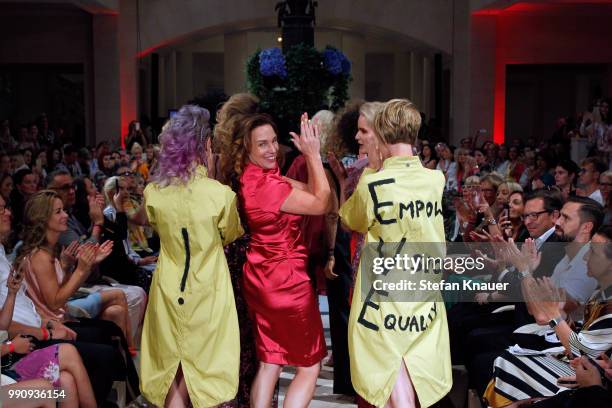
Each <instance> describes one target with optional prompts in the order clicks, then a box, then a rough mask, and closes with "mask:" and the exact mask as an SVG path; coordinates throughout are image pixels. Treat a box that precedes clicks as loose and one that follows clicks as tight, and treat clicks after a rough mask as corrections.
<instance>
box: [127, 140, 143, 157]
mask: <svg viewBox="0 0 612 408" xmlns="http://www.w3.org/2000/svg"><path fill="white" fill-rule="evenodd" d="M138 150H140V153H142V152H143V150H142V146H141V145H140V144H139V143H138V142H134V144H133V145H132V148H131V149H130V153H132V156H133V155H135V154H136V151H138Z"/></svg>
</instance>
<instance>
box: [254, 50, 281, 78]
mask: <svg viewBox="0 0 612 408" xmlns="http://www.w3.org/2000/svg"><path fill="white" fill-rule="evenodd" d="M259 72H261V75H263V76H265V77H271V76H275V75H276V76H278V77H280V78H287V68H285V56H284V55H283V52H282V51H281V50H280V48H268V49H267V50H263V51H262V52H260V53H259Z"/></svg>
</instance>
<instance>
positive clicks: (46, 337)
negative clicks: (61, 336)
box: [40, 327, 49, 341]
mask: <svg viewBox="0 0 612 408" xmlns="http://www.w3.org/2000/svg"><path fill="white" fill-rule="evenodd" d="M40 330H41V331H42V337H43V338H42V339H43V341H45V340H49V330H47V329H46V328H44V327H41V328H40Z"/></svg>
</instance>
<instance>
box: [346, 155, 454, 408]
mask: <svg viewBox="0 0 612 408" xmlns="http://www.w3.org/2000/svg"><path fill="white" fill-rule="evenodd" d="M444 184H445V181H444V175H443V174H442V173H441V172H440V171H436V170H429V169H426V168H424V167H423V166H422V165H421V162H420V160H419V158H418V157H416V156H413V157H391V158H389V159H387V160H385V162H384V164H383V169H382V170H381V171H379V172H376V173H374V172H372V171H367V170H366V171H364V174H363V175H362V177H361V179H360V180H359V183H358V185H357V188H356V189H355V192H354V194H353V195H352V196H351V197H350V198H349V199H348V200H347V202H346V203H345V204H344V205H343V206H342V208H341V209H340V217H341V218H342V222H343V223H344V224H345V225H346V226H347V227H348V228H350V229H351V230H354V231H358V232H361V233H364V234H367V235H366V244H365V246H364V249H363V251H362V253H361V261H360V262H361V264H360V267H359V271H358V272H357V279H356V284H355V289H354V292H353V301H352V305H351V314H350V317H349V338H348V340H349V353H350V360H351V379H352V382H353V386H354V387H355V390H356V391H357V393H359V395H360V396H361V397H363V398H364V399H365V400H366V401H368V402H369V403H370V404H372V405H375V406H377V407H382V406H384V405H385V404H386V403H387V401H388V399H389V397H390V395H391V391H392V390H393V386H394V385H395V382H396V380H397V375H398V372H399V368H400V364H401V363H402V360H403V361H404V362H405V364H406V367H407V368H408V372H409V374H410V377H411V379H412V382H413V384H414V387H415V390H416V394H417V396H418V399H419V401H420V404H421V406H422V407H428V406H430V405H432V404H434V403H435V402H437V401H438V400H440V399H441V398H442V397H443V396H444V395H446V394H447V393H448V391H449V390H450V388H451V385H452V374H451V360H450V345H449V340H448V326H447V321H446V312H445V309H444V303H443V302H442V299H441V295H440V293H439V291H428V292H427V294H426V295H423V296H424V298H423V299H420V300H419V301H389V300H387V301H384V299H385V295H380V293H374V288H372V286H370V285H368V286H369V287H363V288H362V285H363V284H364V281H362V279H363V278H368V277H367V276H363V274H364V273H367V274H373V269H372V268H364V263H365V262H366V261H364V259H365V258H364V257H365V256H366V255H365V254H366V253H367V252H368V251H370V252H371V248H375V247H376V246H377V245H378V244H380V243H381V242H383V241H384V243H387V244H389V246H397V244H396V243H398V242H400V241H402V239H405V240H406V243H414V245H419V244H418V243H426V242H433V243H436V242H437V243H442V244H433V245H432V244H429V245H424V246H423V247H427V248H429V250H432V251H433V252H437V253H434V254H429V255H430V256H437V257H442V258H443V257H444V256H445V248H444V247H445V244H443V243H444V242H445V237H444V225H443V218H442V192H443V189H444ZM385 256H387V255H385ZM368 269H369V270H368ZM398 272H401V271H391V272H390V273H398ZM372 276H374V275H370V277H372ZM376 276H379V275H376ZM417 276H419V275H417ZM420 278H422V279H425V280H432V281H435V279H434V278H432V276H431V275H429V276H427V275H423V274H421V275H420ZM369 294H374V295H375V296H374V297H372V298H368V295H369ZM380 299H383V301H380ZM400 318H402V319H403V320H399V319H400ZM390 322H399V324H393V325H390Z"/></svg>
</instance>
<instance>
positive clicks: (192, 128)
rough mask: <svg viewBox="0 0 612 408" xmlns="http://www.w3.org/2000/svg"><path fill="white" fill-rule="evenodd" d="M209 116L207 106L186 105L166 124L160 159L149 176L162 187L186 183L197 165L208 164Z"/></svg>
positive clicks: (162, 136) (162, 134)
mask: <svg viewBox="0 0 612 408" xmlns="http://www.w3.org/2000/svg"><path fill="white" fill-rule="evenodd" d="M209 120H210V113H209V112H208V111H207V110H206V109H204V108H200V107H199V106H195V105H185V106H183V107H182V108H181V109H179V111H178V112H177V114H176V115H175V116H174V117H173V118H172V119H170V121H169V122H168V123H166V125H164V127H163V130H162V133H161V135H160V136H159V141H160V144H161V151H160V153H159V160H158V162H157V166H156V167H155V169H154V171H153V174H151V178H150V180H151V181H152V182H153V183H155V184H157V185H159V186H160V187H166V186H169V185H180V184H187V183H188V182H189V180H191V178H192V177H193V175H194V174H195V170H196V168H197V166H198V165H200V164H203V165H205V166H207V165H208V157H207V154H206V142H207V140H208V137H209V136H210V125H209Z"/></svg>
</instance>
